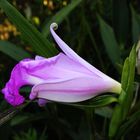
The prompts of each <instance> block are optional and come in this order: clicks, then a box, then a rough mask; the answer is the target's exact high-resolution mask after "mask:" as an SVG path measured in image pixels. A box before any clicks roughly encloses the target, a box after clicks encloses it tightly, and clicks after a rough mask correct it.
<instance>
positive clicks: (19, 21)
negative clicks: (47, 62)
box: [0, 0, 57, 57]
mask: <svg viewBox="0 0 140 140" xmlns="http://www.w3.org/2000/svg"><path fill="white" fill-rule="evenodd" d="M0 7H1V8H2V10H3V11H4V12H5V14H6V15H7V16H8V18H9V19H10V20H11V21H12V22H13V23H14V24H15V25H16V27H17V28H18V30H19V31H20V32H21V34H22V36H23V37H24V39H25V40H26V41H27V42H28V43H29V45H31V46H32V47H33V49H34V50H35V51H36V52H37V53H38V54H39V55H42V56H46V57H51V56H53V55H55V54H56V53H57V51H56V49H55V48H54V47H53V46H52V44H51V43H50V42H49V41H48V40H47V39H46V38H45V37H44V36H43V35H42V34H41V33H40V32H39V31H38V30H37V29H36V28H35V27H34V26H33V25H32V24H30V23H29V22H28V21H27V20H26V19H25V18H24V17H23V16H22V15H21V14H20V13H19V12H18V11H17V10H16V8H14V7H13V6H12V5H11V4H10V3H9V2H8V1H7V0H0Z"/></svg>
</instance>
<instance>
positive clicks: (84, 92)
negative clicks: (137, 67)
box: [2, 23, 121, 106]
mask: <svg viewBox="0 0 140 140" xmlns="http://www.w3.org/2000/svg"><path fill="white" fill-rule="evenodd" d="M55 27H57V24H56V23H53V24H51V26H50V31H51V34H52V36H53V37H54V39H55V41H56V43H57V44H58V45H59V47H60V49H61V50H62V51H63V53H59V54H58V55H56V56H54V57H51V58H48V59H46V58H43V57H40V56H36V57H35V60H33V59H25V60H22V61H20V62H19V63H18V64H17V65H16V66H15V67H14V69H13V70H12V73H11V77H10V80H9V81H8V82H7V84H6V86H5V88H4V89H3V90H2V92H3V94H4V96H5V99H6V100H7V101H8V102H9V103H10V104H11V105H13V106H16V105H20V104H22V103H23V102H24V97H23V96H21V95H20V94H19V89H20V87H22V86H24V85H32V86H33V88H32V91H31V93H30V96H29V98H30V99H31V100H32V99H35V98H38V99H39V100H38V102H39V104H40V105H44V104H45V103H46V102H47V101H48V100H51V101H57V102H69V103H73V102H80V101H84V100H87V99H90V98H92V97H94V96H96V95H99V94H101V93H104V92H114V93H115V92H116V93H119V92H120V90H121V85H120V83H119V82H117V81H115V80H114V79H112V78H110V77H109V76H107V75H105V74H104V73H102V72H101V71H99V70H98V69H96V68H95V67H93V66H92V65H90V64H89V63H88V62H86V61H85V60H84V59H82V58H81V57H80V56H79V55H77V54H76V53H75V52H74V51H73V50H72V49H71V48H70V47H69V46H68V45H67V44H66V43H65V42H64V41H62V40H61V38H60V37H59V36H58V35H57V34H56V33H55V31H54V28H55Z"/></svg>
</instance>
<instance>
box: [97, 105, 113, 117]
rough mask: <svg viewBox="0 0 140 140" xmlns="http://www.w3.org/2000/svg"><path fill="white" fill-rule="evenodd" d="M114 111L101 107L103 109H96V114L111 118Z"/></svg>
mask: <svg viewBox="0 0 140 140" xmlns="http://www.w3.org/2000/svg"><path fill="white" fill-rule="evenodd" d="M112 112H113V111H112V109H111V108H110V107H107V106H105V107H101V108H95V114H98V115H100V116H102V117H104V118H111V116H112Z"/></svg>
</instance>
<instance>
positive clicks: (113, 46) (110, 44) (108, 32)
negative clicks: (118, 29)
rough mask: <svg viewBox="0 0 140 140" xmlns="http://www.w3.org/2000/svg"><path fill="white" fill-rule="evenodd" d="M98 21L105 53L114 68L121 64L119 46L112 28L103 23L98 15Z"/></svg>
mask: <svg viewBox="0 0 140 140" xmlns="http://www.w3.org/2000/svg"><path fill="white" fill-rule="evenodd" d="M98 20H99V25H100V32H101V37H102V40H103V43H104V45H105V48H106V52H107V54H108V56H109V58H110V60H111V61H112V63H113V65H114V66H116V64H117V63H120V62H121V57H120V49H119V45H118V43H117V41H116V38H115V35H114V32H113V30H112V28H111V27H110V26H109V25H108V24H107V23H105V21H104V20H103V19H102V18H101V17H100V16H99V15H98Z"/></svg>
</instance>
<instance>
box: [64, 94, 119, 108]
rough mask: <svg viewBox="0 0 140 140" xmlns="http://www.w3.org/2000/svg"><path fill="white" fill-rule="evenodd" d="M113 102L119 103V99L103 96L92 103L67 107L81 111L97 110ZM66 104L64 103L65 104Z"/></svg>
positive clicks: (94, 99)
mask: <svg viewBox="0 0 140 140" xmlns="http://www.w3.org/2000/svg"><path fill="white" fill-rule="evenodd" d="M113 102H117V98H115V97H114V96H111V95H102V96H97V97H95V98H93V99H92V100H90V102H87V103H82V104H78V103H77V104H65V105H70V106H73V107H77V108H80V109H85V108H97V107H103V106H106V105H109V104H111V103H113ZM63 104H64V103H63Z"/></svg>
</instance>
